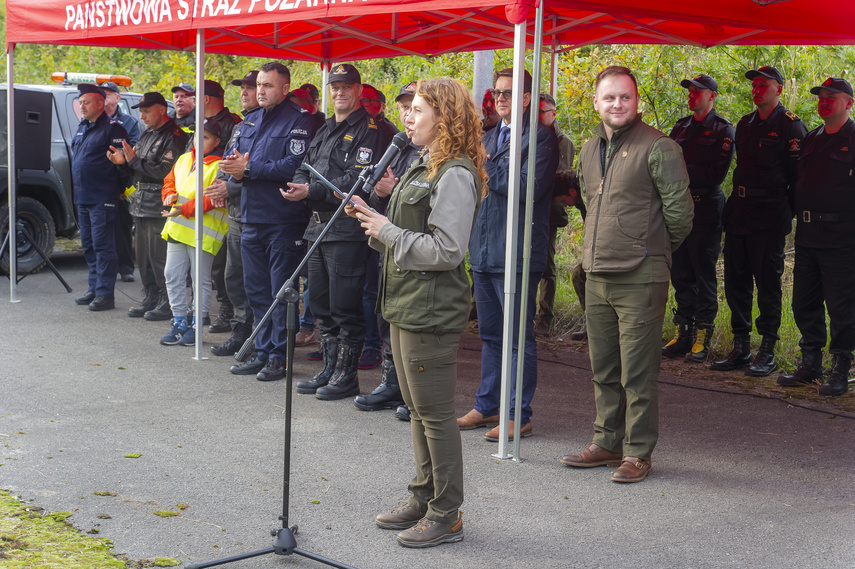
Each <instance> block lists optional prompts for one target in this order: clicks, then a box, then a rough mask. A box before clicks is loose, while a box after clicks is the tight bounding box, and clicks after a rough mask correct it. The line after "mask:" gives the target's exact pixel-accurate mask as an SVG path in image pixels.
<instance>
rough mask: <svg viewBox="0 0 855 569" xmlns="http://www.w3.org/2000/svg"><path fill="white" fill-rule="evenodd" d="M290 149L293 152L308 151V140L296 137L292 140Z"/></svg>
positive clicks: (295, 153)
mask: <svg viewBox="0 0 855 569" xmlns="http://www.w3.org/2000/svg"><path fill="white" fill-rule="evenodd" d="M289 149H290V150H291V154H294V155H300V154H303V153H305V152H306V141H305V140H303V139H302V138H294V139H292V140H291V144H290V147H289Z"/></svg>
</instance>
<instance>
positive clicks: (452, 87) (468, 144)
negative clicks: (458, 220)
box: [416, 77, 488, 199]
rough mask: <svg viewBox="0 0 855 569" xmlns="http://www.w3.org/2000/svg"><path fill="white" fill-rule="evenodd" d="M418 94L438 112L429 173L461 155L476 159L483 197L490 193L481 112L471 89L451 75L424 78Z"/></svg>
mask: <svg viewBox="0 0 855 569" xmlns="http://www.w3.org/2000/svg"><path fill="white" fill-rule="evenodd" d="M416 94H417V95H418V96H420V97H421V98H422V99H424V101H425V102H426V103H427V104H428V105H429V106H430V107H431V108H432V109H433V112H434V113H435V114H436V118H437V124H436V131H437V132H436V138H435V139H434V141H433V143H431V145H430V167H429V169H428V175H429V176H430V177H431V178H433V177H434V176H436V174H437V172H438V171H439V168H440V167H441V166H442V165H443V164H445V163H446V162H448V161H449V160H453V159H455V158H457V157H458V156H465V157H467V158H469V159H470V160H471V161H472V164H474V166H475V169H476V170H478V174H479V176H480V178H481V199H484V198H485V197H487V192H488V190H487V171H486V170H485V169H484V163H485V162H486V161H487V152H486V150H484V143H483V142H482V140H481V135H482V132H483V131H482V128H481V114H480V112H479V110H478V108H477V107H476V106H475V103H473V102H472V97H471V96H470V95H469V91H468V90H467V89H466V87H464V86H463V84H462V83H461V82H460V81H457V80H456V79H451V78H448V77H440V78H438V79H423V80H421V81H419V82H418V83H417V84H416Z"/></svg>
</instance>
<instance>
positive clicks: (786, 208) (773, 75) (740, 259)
mask: <svg viewBox="0 0 855 569" xmlns="http://www.w3.org/2000/svg"><path fill="white" fill-rule="evenodd" d="M745 77H746V78H747V79H750V80H751V82H752V88H751V94H752V97H753V99H754V104H755V105H756V107H757V110H755V111H754V112H752V113H750V114H747V115H745V116H744V117H742V119H741V120H740V121H739V123H738V124H737V125H736V170H735V171H734V172H733V190H732V191H731V194H730V197H729V198H728V199H727V203H726V204H725V206H724V212H723V213H722V223H723V225H724V231H725V238H724V295H725V298H726V299H727V305H728V306H729V307H730V312H731V316H730V326H731V328H732V330H733V349H732V350H731V352H730V353H729V354H728V355H727V357H726V358H724V359H722V360H719V361H716V362H713V364H712V366H711V369H714V370H718V371H730V370H734V369H739V368H743V367H745V366H746V365H748V364H749V363H750V364H751V365H750V367H749V368H748V370H747V372H746V373H747V374H748V375H750V376H753V377H763V376H766V375H769V374H770V373H772V372H773V371H775V369H776V368H777V364H776V363H775V343H776V342H777V341H778V328H779V327H780V326H781V275H783V273H784V239H785V238H786V236H787V234H788V233H789V232H790V231H792V226H793V210H792V197H793V195H792V190H793V185H794V184H795V181H796V168H797V162H798V158H799V152H800V151H801V146H802V139H803V138H804V136H805V134H806V133H807V129H806V128H805V125H804V124H803V123H802V121H801V119H800V118H799V117H797V116H796V115H795V113H793V112H791V111H788V110H787V109H785V108H784V105H782V104H781V103H780V98H781V91H782V88H783V83H784V77H783V76H782V75H781V72H780V71H778V70H777V69H775V68H774V67H761V68H759V69H757V70H750V71H748V72H746V73H745ZM755 283H756V285H757V306H758V308H759V309H760V316H759V317H758V318H757V320H756V322H755V324H756V326H757V332H758V333H759V334H760V335H761V336H762V337H763V340H762V342H761V343H760V349H759V350H758V351H757V355H756V356H754V361H753V362H752V361H751V336H750V334H751V305H752V300H753V292H754V284H755Z"/></svg>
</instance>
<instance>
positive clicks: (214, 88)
mask: <svg viewBox="0 0 855 569" xmlns="http://www.w3.org/2000/svg"><path fill="white" fill-rule="evenodd" d="M205 94H206V95H207V96H209V97H218V98H220V99H222V98H223V97H225V96H226V92H225V91H223V86H222V85H220V84H219V83H218V82H216V81H214V80H213V79H205Z"/></svg>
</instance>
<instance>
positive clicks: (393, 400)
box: [353, 81, 422, 421]
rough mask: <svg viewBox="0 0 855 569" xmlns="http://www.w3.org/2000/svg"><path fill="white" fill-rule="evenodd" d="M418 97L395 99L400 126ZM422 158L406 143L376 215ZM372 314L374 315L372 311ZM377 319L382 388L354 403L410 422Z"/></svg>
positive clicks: (378, 191)
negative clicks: (381, 359)
mask: <svg viewBox="0 0 855 569" xmlns="http://www.w3.org/2000/svg"><path fill="white" fill-rule="evenodd" d="M415 95H416V82H415V81H412V82H410V83H407V84H406V85H404V86H403V87H401V90H400V92H399V93H398V96H397V97H395V104H396V105H397V107H398V118H399V119H400V120H401V124H406V120H407V116H408V115H409V114H410V109H411V106H412V104H413V99H414V98H415ZM410 135H411V133H409V132H408V133H407V136H410ZM421 154H422V147H421V146H418V145H416V144H413V141H412V139H410V140H409V141H408V142H407V146H405V147H404V148H403V149H402V150H401V153H400V154H399V155H398V157H397V158H396V159H395V160H394V161H393V162H392V165H391V166H390V167H389V170H387V172H386V174H385V175H384V176H383V179H382V180H380V181H379V182H377V185H376V186H375V187H374V191H373V192H372V193H371V196H370V197H369V198H368V205H370V206H371V207H372V208H374V209H375V210H376V211H381V212H385V211H386V206H388V205H389V199H390V197H391V195H392V190H393V189H394V188H395V186H396V185H397V184H398V180H400V179H401V178H403V177H404V174H405V173H406V172H407V170H409V169H410V165H411V164H412V163H413V162H415V161H416V160H418V158H419V157H420V156H421ZM372 251H373V250H372ZM375 252H376V251H375ZM372 256H373V255H372ZM381 268H382V259H380V258H379V257H378V258H377V265H376V266H375V267H371V266H369V267H368V270H375V269H376V270H375V272H376V273H377V275H376V279H377V281H378V283H379V279H380V269H381ZM375 299H376V295H375ZM366 310H367V309H366ZM371 312H372V315H373V312H374V310H373V308H372V311H371ZM376 316H377V322H378V324H379V326H380V334H381V335H382V336H383V341H384V343H385V346H384V347H383V362H382V363H381V364H380V370H381V371H380V385H378V386H377V387H375V388H374V389H373V390H372V391H371V393H369V394H367V395H358V396H356V398H355V399H354V400H353V404H354V405H355V406H356V408H357V409H361V410H363V411H378V410H380V409H395V416H396V417H397V418H398V419H401V420H402V421H408V420H409V418H410V411H409V409H408V408H407V406H406V405H404V399H403V397H402V396H401V388H400V386H399V385H398V373H397V371H395V361H394V360H393V359H392V342H391V340H390V331H389V323H388V322H386V321H385V320H383V317H382V316H381V315H380V314H377V315H376Z"/></svg>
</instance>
